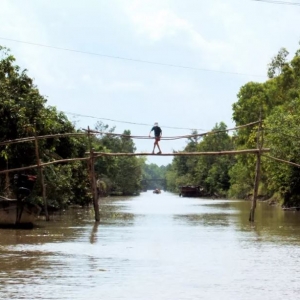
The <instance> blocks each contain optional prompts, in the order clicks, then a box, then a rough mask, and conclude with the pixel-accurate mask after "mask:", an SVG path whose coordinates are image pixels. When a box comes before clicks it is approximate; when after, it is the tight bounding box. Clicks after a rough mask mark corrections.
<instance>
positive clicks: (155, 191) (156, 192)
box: [153, 189, 161, 194]
mask: <svg viewBox="0 0 300 300" xmlns="http://www.w3.org/2000/svg"><path fill="white" fill-rule="evenodd" d="M160 193H161V191H160V189H155V190H154V191H153V194H160Z"/></svg>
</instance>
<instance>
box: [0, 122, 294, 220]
mask: <svg viewBox="0 0 300 300" xmlns="http://www.w3.org/2000/svg"><path fill="white" fill-rule="evenodd" d="M261 123H262V122H261V120H259V121H258V122H252V123H249V124H246V125H242V126H238V127H235V128H233V129H227V130H224V131H226V132H227V131H229V130H236V129H238V128H242V127H246V126H252V125H255V124H260V125H259V129H258V135H257V148H256V149H244V150H232V151H213V152H211V151H210V152H173V153H163V154H159V155H160V156H201V155H242V154H254V155H256V157H257V163H256V176H255V182H254V192H253V199H252V207H251V210H250V217H249V220H250V221H251V222H253V221H254V212H255V208H256V200H257V191H258V183H259V179H260V163H261V156H262V155H263V154H264V153H266V152H269V151H270V149H268V148H263V147H262V145H263V137H262V130H261ZM219 132H220V131H216V132H214V131H213V132H209V134H214V133H219ZM95 134H107V135H114V136H124V135H121V134H113V133H103V132H97V131H93V130H90V128H88V129H87V130H86V132H85V133H65V134H54V135H45V136H37V135H36V133H35V134H34V136H33V137H28V138H21V139H17V140H11V141H5V142H0V146H3V145H9V144H15V143H23V142H32V141H33V142H34V143H35V148H36V159H37V164H36V165H32V166H27V167H22V168H15V169H9V170H1V171H0V174H8V173H10V172H19V171H22V170H28V169H32V168H37V170H38V174H39V177H40V181H41V185H42V194H43V195H42V196H43V199H44V209H45V213H46V214H47V199H46V192H45V186H44V182H43V167H46V166H48V165H52V164H57V163H69V162H74V161H84V160H86V161H88V170H89V174H90V182H91V192H92V195H93V204H94V210H95V221H96V222H99V221H100V215H99V202H98V201H99V199H98V194H97V185H96V176H95V171H94V164H95V161H96V159H97V158H99V157H105V156H114V157H117V156H151V155H155V156H157V154H153V153H107V152H95V151H94V150H93V149H92V147H91V135H95ZM206 134H208V133H203V134H197V135H189V136H182V137H165V138H164V139H166V140H174V139H179V138H187V137H191V136H204V135H206ZM67 136H74V137H76V136H77V137H82V136H88V140H89V148H90V149H89V152H88V153H87V154H88V156H87V157H80V158H71V159H61V160H56V161H52V162H47V163H43V162H42V161H41V160H40V159H39V149H38V140H40V139H47V138H55V137H67ZM128 137H130V138H149V137H133V136H128ZM270 158H272V157H270ZM274 159H276V158H274ZM277 160H278V159H277ZM284 162H286V161H284ZM286 163H289V162H286ZM46 217H47V216H46Z"/></svg>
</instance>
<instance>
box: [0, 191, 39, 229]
mask: <svg viewBox="0 0 300 300" xmlns="http://www.w3.org/2000/svg"><path fill="white" fill-rule="evenodd" d="M40 212H41V207H39V206H38V205H35V204H32V203H27V202H26V201H25V202H20V201H18V199H8V198H5V197H0V225H1V226H14V225H23V226H32V225H33V224H34V222H35V221H36V219H37V217H38V216H39V214H40Z"/></svg>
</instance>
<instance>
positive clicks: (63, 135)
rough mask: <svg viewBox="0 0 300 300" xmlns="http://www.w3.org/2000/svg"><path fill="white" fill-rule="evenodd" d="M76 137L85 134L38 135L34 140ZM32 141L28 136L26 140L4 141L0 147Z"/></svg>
mask: <svg viewBox="0 0 300 300" xmlns="http://www.w3.org/2000/svg"><path fill="white" fill-rule="evenodd" d="M78 135H79V136H82V135H86V133H80V132H76V133H58V134H48V135H39V136H37V137H36V138H37V139H38V140H42V139H51V138H60V137H70V136H78ZM34 140H35V137H34V136H30V137H26V138H20V139H15V140H7V141H4V142H0V146H5V145H11V144H18V143H25V142H31V141H34Z"/></svg>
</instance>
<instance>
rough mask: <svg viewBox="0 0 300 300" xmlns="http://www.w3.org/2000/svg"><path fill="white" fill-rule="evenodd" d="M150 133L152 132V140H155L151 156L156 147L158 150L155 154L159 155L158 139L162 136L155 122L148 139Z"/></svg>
mask: <svg viewBox="0 0 300 300" xmlns="http://www.w3.org/2000/svg"><path fill="white" fill-rule="evenodd" d="M152 131H154V138H155V141H154V146H153V151H152V154H154V150H155V147H156V146H157V148H158V150H159V152H157V153H156V154H161V150H160V147H159V144H158V142H159V141H160V138H161V135H162V130H161V128H160V127H159V126H158V123H157V122H155V123H154V126H153V127H152V129H151V130H150V133H149V137H151V132H152Z"/></svg>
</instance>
